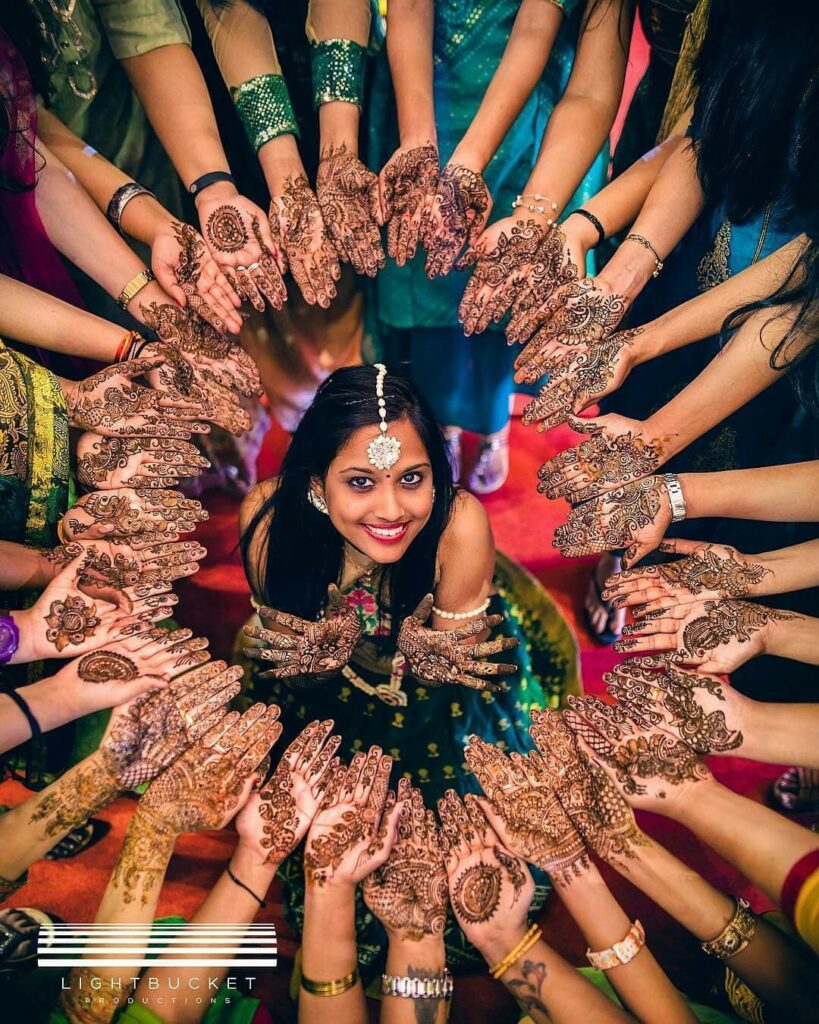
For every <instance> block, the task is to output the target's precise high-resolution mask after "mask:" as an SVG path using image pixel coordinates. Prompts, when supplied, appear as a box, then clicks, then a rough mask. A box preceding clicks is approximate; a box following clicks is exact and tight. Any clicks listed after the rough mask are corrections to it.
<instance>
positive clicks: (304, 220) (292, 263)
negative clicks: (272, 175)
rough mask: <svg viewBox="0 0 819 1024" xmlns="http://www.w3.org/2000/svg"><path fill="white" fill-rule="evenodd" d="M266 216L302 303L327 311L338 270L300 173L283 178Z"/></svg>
mask: <svg viewBox="0 0 819 1024" xmlns="http://www.w3.org/2000/svg"><path fill="white" fill-rule="evenodd" d="M269 216H270V230H271V231H272V233H273V237H274V238H275V239H276V242H277V244H278V245H279V248H280V249H281V250H282V252H284V254H285V256H286V257H287V262H288V265H289V267H290V273H291V274H292V275H293V280H294V281H295V282H296V284H297V285H298V286H299V290H300V291H301V293H302V295H303V296H304V301H305V302H309V303H311V304H313V303H316V302H317V303H318V304H319V305H320V306H323V307H324V308H326V307H327V306H329V305H330V301H331V300H332V299H334V298H335V296H336V286H335V282H336V281H337V280H338V279H339V277H340V274H341V271H340V270H339V266H338V257H337V256H336V250H335V246H334V245H333V243H332V242H331V241H330V239H329V238H328V236H327V232H326V230H325V228H324V220H323V218H322V216H321V208H320V207H319V203H318V200H317V199H316V195H315V193H314V192H313V190H312V189H311V188H310V185H309V184H308V181H307V178H305V177H304V175H303V174H300V175H298V176H297V177H295V178H294V177H290V176H289V177H287V178H286V179H285V182H284V187H283V188H282V194H281V195H280V196H273V197H272V201H271V203H270V214H269Z"/></svg>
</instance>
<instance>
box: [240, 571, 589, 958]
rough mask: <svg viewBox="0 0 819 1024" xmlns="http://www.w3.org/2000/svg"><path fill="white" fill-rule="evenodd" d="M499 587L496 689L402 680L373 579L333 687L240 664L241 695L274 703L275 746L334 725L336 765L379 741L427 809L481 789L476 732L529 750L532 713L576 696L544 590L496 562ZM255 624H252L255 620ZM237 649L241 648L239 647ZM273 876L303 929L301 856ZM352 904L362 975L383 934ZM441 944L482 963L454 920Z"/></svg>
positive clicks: (566, 648)
mask: <svg viewBox="0 0 819 1024" xmlns="http://www.w3.org/2000/svg"><path fill="white" fill-rule="evenodd" d="M494 586H495V593H494V594H493V596H492V599H491V603H490V606H489V609H488V614H492V613H498V614H501V615H503V618H504V621H503V623H502V624H501V625H500V627H498V633H499V634H500V633H502V634H503V635H506V636H514V637H517V638H518V640H519V641H520V643H519V646H518V647H517V648H516V649H515V650H514V651H506V652H504V654H503V655H502V656H499V657H498V659H497V660H504V661H514V662H515V663H516V664H517V666H518V672H517V674H516V675H515V676H512V677H508V678H507V680H506V689H505V690H503V691H502V692H498V693H488V692H485V691H475V690H468V689H465V688H464V687H460V686H457V687H456V686H445V687H430V686H427V685H425V684H423V683H422V682H420V681H418V680H416V679H414V678H412V677H411V676H410V675H408V674H407V672H406V667H405V664H404V660H403V657H402V655H401V654H400V652H397V651H396V646H395V641H394V640H393V638H392V636H391V624H390V620H389V617H388V615H387V614H385V613H384V612H383V611H382V610H381V609H380V608H379V606H378V601H377V596H376V595H377V593H378V586H377V581H376V580H372V579H370V580H368V581H366V582H365V581H364V580H362V579H359V580H358V581H357V582H355V583H354V584H353V585H352V586H351V587H350V588H348V589H347V590H346V591H345V597H346V599H347V602H348V603H349V604H350V605H351V606H352V607H354V608H355V609H356V611H357V612H358V615H359V617H360V620H361V625H362V629H363V633H364V636H363V639H362V641H361V642H360V643H359V645H358V647H357V648H356V650H355V652H354V655H353V658H352V659H351V662H350V664H349V665H347V666H346V667H345V669H344V670H343V671H342V672H340V673H339V674H338V675H337V676H335V677H334V678H333V679H331V680H328V681H325V682H320V683H316V684H315V685H308V686H301V687H296V686H292V685H288V684H287V683H285V682H282V681H279V680H276V679H259V678H258V670H257V669H256V665H257V663H256V662H252V663H251V662H247V667H248V671H247V674H246V678H247V679H248V680H250V682H249V686H248V691H247V696H248V697H249V698H251V699H253V700H264V701H267V702H275V703H277V704H279V705H280V706H281V708H282V719H281V720H282V724H283V726H284V735H283V737H282V739H281V740H280V741H279V742H280V744H281V745H282V747H283V746H284V745H285V744H286V743H288V742H290V740H292V739H293V738H295V736H296V735H297V734H298V733H299V732H300V731H301V730H302V728H304V726H305V725H306V724H307V723H308V722H310V721H312V720H313V719H317V718H318V719H322V718H332V719H333V720H334V721H335V731H336V732H337V733H338V734H339V735H340V736H341V737H342V744H341V747H340V749H339V753H340V754H341V756H342V757H345V758H347V759H349V758H350V757H352V755H353V754H354V753H356V751H359V750H362V749H364V750H366V749H367V748H368V747H369V746H370V745H372V744H378V745H379V746H381V747H382V748H383V750H384V751H385V753H388V754H390V755H391V756H392V757H393V759H394V769H393V780H392V781H393V784H395V782H396V780H397V778H398V777H399V776H401V775H405V776H406V777H407V778H409V779H411V781H412V782H413V784H414V785H416V786H418V787H419V789H420V790H421V792H422V793H423V794H424V799H425V802H426V804H427V806H428V807H435V803H436V801H437V800H438V798H439V797H441V796H442V795H443V794H444V792H445V791H446V790H447V789H454V790H456V791H457V792H458V793H468V792H480V788H479V787H478V784H477V782H476V780H475V778H474V776H473V775H472V773H471V771H470V770H469V767H468V766H467V764H466V761H465V760H464V754H463V748H464V743H465V740H466V738H467V737H468V736H470V735H471V734H472V733H475V734H477V735H478V736H480V737H482V738H483V739H484V740H487V741H488V742H491V743H494V744H496V745H497V746H498V747H499V748H500V749H501V750H505V751H513V750H517V751H520V752H526V751H527V750H529V749H531V743H530V741H529V736H528V732H527V730H528V727H529V712H530V710H531V709H532V708H543V707H559V706H560V705H561V704H563V703H564V702H565V699H566V697H567V696H568V694H570V693H579V692H580V674H579V668H578V651H577V643H576V640H575V637H574V635H573V633H572V631H571V629H570V627H569V625H568V623H567V622H566V620H565V619H564V618H563V615H562V614H561V612H560V611H559V610H558V608H557V606H556V605H555V604H554V602H553V601H552V599H551V598H550V597H549V595H548V594H547V593H546V591H545V590H544V589H543V587H542V586H541V585H540V583H538V581H537V580H536V579H535V578H534V577H533V576H531V575H530V574H529V573H528V572H526V570H525V569H523V568H522V567H521V566H519V565H516V564H515V563H514V562H512V561H511V560H510V559H508V558H506V557H505V556H504V555H503V554H500V553H498V556H497V566H496V571H495V579H494ZM252 621H253V622H254V623H255V624H257V625H258V624H259V620H258V618H256V617H254V619H253V620H252ZM240 642H241V643H245V642H246V641H244V640H243V639H242V638H240ZM262 667H263V668H264V665H263V666H262ZM279 873H280V876H281V877H282V878H283V879H284V881H285V882H286V886H287V894H286V897H285V914H286V916H287V919H288V921H289V922H290V923H291V924H292V925H293V926H294V927H295V928H296V929H297V930H298V931H299V932H301V930H302V925H303V917H304V874H303V868H302V849H301V848H299V849H298V850H296V851H295V853H294V854H292V855H291V856H290V857H289V858H288V859H287V860H286V861H285V863H284V864H283V865H282V867H281V869H280V872H279ZM535 874H536V879H535V880H536V882H537V892H536V896H535V902H534V904H533V905H534V906H535V907H539V906H542V904H543V902H544V900H545V898H546V895H547V893H548V891H549V883H548V879H547V878H546V876H545V875H544V874H542V873H539V872H536V873H535ZM357 900H358V904H357V911H356V921H357V930H358V950H359V960H360V962H361V966H362V969H363V970H364V971H365V972H366V974H367V976H369V974H370V973H371V972H372V971H373V970H374V969H375V966H376V964H377V963H378V961H379V957H380V955H381V953H382V951H383V949H384V946H385V935H384V931H383V929H382V928H381V925H380V924H379V923H378V921H376V920H375V919H374V918H373V916H372V914H370V913H369V911H368V910H367V908H366V907H365V906H364V904H363V901H362V900H361V895H360V893H359V894H358V895H357ZM445 939H446V945H447V963H448V964H449V965H450V966H451V967H453V968H454V969H456V970H457V969H458V968H459V967H460V968H462V969H463V968H466V967H470V966H474V964H475V963H476V962H478V961H479V960H480V958H479V956H478V954H477V952H476V951H475V950H474V949H473V948H472V947H471V946H470V945H469V943H467V941H466V939H465V938H464V936H463V934H462V932H461V931H460V929H459V928H458V926H457V924H456V923H455V921H454V918H452V916H451V914H450V917H449V919H448V922H447V928H446V935H445ZM481 962H482V961H481ZM368 968H369V970H367V969H368Z"/></svg>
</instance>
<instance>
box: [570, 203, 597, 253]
mask: <svg viewBox="0 0 819 1024" xmlns="http://www.w3.org/2000/svg"><path fill="white" fill-rule="evenodd" d="M575 214H577V215H578V216H580V217H585V218H586V220H587V221H588V222H589V224H591V225H592V226H593V227H594V229H595V230H596V231H597V244H598V245H602V244H603V242H605V240H606V231H605V228H604V227H603V225H602V224H601V223H600V221H599V220H598V219H597V217H595V215H594V214H593V213H589V211H588V210H584V209H583V207H582V206H578V208H577V209H576V210H572V212H571V213H570V214H569V217H573V216H574V215H575Z"/></svg>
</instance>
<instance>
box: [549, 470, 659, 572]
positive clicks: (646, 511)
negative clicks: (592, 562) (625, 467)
mask: <svg viewBox="0 0 819 1024" xmlns="http://www.w3.org/2000/svg"><path fill="white" fill-rule="evenodd" d="M670 525H671V505H670V504H669V500H668V491H667V489H666V486H665V483H664V482H663V480H662V478H661V477H659V476H647V477H643V479H642V480H635V481H633V482H632V483H630V484H626V485H625V486H624V487H618V488H616V489H615V490H613V491H607V492H606V493H605V494H601V495H600V496H599V497H597V498H592V499H591V501H587V502H584V503H583V504H582V505H575V506H574V508H572V509H570V510H569V517H568V519H567V521H566V522H565V523H563V524H561V525H560V526H558V528H557V529H556V530H555V536H554V540H553V541H552V544H553V545H554V546H555V547H556V548H557V549H558V550H559V551H560V553H561V554H562V555H564V556H565V557H566V558H582V557H583V556H584V555H594V554H602V553H603V552H604V551H616V550H618V549H619V548H626V549H627V550H626V552H625V555H624V556H623V565H626V566H628V565H633V564H634V562H636V561H639V559H641V558H644V557H645V556H646V555H647V554H648V553H649V552H650V551H653V550H654V549H655V548H656V547H658V546H659V545H660V544H661V542H662V539H663V537H664V536H665V532H666V530H667V529H668V527H669V526H670Z"/></svg>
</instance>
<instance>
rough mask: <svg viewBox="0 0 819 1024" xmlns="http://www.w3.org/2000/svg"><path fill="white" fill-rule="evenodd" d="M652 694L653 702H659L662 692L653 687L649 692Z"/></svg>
mask: <svg viewBox="0 0 819 1024" xmlns="http://www.w3.org/2000/svg"><path fill="white" fill-rule="evenodd" d="M648 692H649V693H650V694H651V697H652V700H657V699H658V698H659V697H660V693H661V691H660V690H658V689H657V687H656V686H652V687H651V689H650V690H649V691H648Z"/></svg>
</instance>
